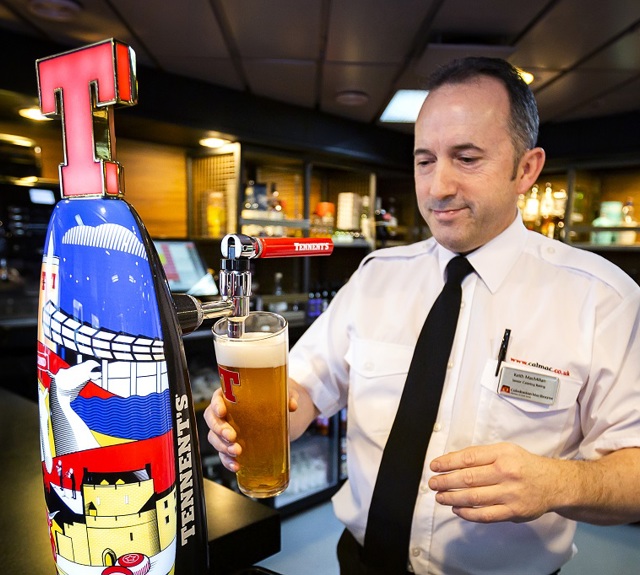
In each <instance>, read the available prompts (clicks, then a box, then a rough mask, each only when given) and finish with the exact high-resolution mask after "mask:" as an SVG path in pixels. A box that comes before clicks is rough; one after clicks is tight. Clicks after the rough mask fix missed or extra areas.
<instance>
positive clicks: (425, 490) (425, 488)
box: [420, 483, 431, 493]
mask: <svg viewBox="0 0 640 575" xmlns="http://www.w3.org/2000/svg"><path fill="white" fill-rule="evenodd" d="M430 491H431V489H429V485H428V484H427V483H421V484H420V493H429V492H430Z"/></svg>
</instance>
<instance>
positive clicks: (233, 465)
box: [204, 380, 316, 473]
mask: <svg viewBox="0 0 640 575" xmlns="http://www.w3.org/2000/svg"><path fill="white" fill-rule="evenodd" d="M300 389H302V388H300V387H299V386H298V385H297V384H296V383H295V382H294V381H293V380H289V412H290V413H294V412H296V411H298V405H299V399H300V397H301V394H300ZM308 403H310V400H308ZM307 411H309V409H307ZM311 414H312V417H315V415H316V412H315V411H314V409H312V408H311ZM204 420H205V422H206V423H207V426H208V427H209V433H208V434H207V441H209V443H210V444H211V445H212V446H213V447H214V448H215V449H216V451H218V453H219V454H220V461H221V462H222V465H224V466H225V467H226V468H227V469H228V470H229V471H233V472H234V473H236V472H237V471H238V469H240V464H239V463H238V461H237V458H238V456H240V454H241V453H242V446H241V445H240V443H238V434H237V433H236V430H235V429H234V428H233V427H232V426H231V424H230V423H229V422H228V421H227V406H226V405H225V403H224V398H223V396H222V390H221V389H220V388H218V389H216V391H214V392H213V396H212V397H211V402H210V403H209V405H208V406H207V408H206V409H205V411H204ZM292 423H293V422H292ZM302 425H303V426H300V427H301V429H300V430H299V431H298V430H297V429H296V431H294V425H292V426H291V432H292V433H291V435H292V439H295V438H297V437H298V435H300V434H301V433H302V432H303V431H304V429H306V427H307V426H308V425H309V421H306V423H303V424H302Z"/></svg>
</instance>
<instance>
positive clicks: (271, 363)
mask: <svg viewBox="0 0 640 575" xmlns="http://www.w3.org/2000/svg"><path fill="white" fill-rule="evenodd" d="M264 336H265V334H264V333H256V332H249V333H245V334H244V335H243V336H242V337H241V338H238V339H235V338H229V337H226V336H216V338H215V351H216V360H217V362H218V364H222V365H224V366H227V367H279V366H281V365H284V364H286V363H287V352H288V342H287V335H286V331H285V332H283V333H279V334H277V335H274V336H272V337H269V338H266V339H265V338H264Z"/></svg>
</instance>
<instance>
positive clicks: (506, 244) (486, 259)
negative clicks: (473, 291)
mask: <svg viewBox="0 0 640 575" xmlns="http://www.w3.org/2000/svg"><path fill="white" fill-rule="evenodd" d="M526 241H527V228H525V226H524V224H523V222H522V219H521V218H520V217H519V216H517V217H516V218H515V219H514V220H513V223H512V224H511V225H510V226H509V227H508V228H507V229H506V230H504V231H503V232H502V233H501V234H500V235H498V236H496V237H495V238H493V239H492V240H491V241H489V242H488V243H486V244H485V245H483V246H481V247H479V248H478V249H477V250H474V251H473V252H471V253H470V254H468V255H467V259H468V260H469V262H471V265H472V266H473V269H474V270H475V271H476V273H477V274H478V276H479V277H480V279H481V280H482V281H483V282H484V283H485V284H486V286H487V288H488V289H489V291H490V292H491V293H495V292H496V291H497V290H498V288H499V287H500V285H501V284H502V282H503V281H504V279H505V278H506V277H507V274H508V273H509V271H510V270H511V268H512V267H513V266H514V264H515V262H516V260H517V259H518V257H519V256H520V254H521V253H522V249H523V247H524V245H525V243H526ZM436 249H437V252H438V263H439V265H440V273H441V274H442V277H443V278H444V272H445V269H446V267H447V264H448V263H449V261H450V260H451V259H452V258H454V257H455V256H456V255H458V254H456V253H454V252H451V251H449V250H447V249H445V248H443V247H442V246H441V245H439V244H437V248H436Z"/></svg>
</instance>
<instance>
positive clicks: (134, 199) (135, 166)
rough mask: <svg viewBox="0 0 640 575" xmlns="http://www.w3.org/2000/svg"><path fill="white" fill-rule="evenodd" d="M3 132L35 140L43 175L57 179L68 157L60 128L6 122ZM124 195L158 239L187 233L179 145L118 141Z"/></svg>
mask: <svg viewBox="0 0 640 575" xmlns="http://www.w3.org/2000/svg"><path fill="white" fill-rule="evenodd" d="M0 132H2V133H7V134H14V135H18V136H23V137H27V138H32V139H33V140H35V141H36V142H37V143H38V145H39V146H40V147H41V149H42V151H41V155H40V157H41V162H42V177H43V178H47V179H55V180H57V179H58V165H59V164H60V163H62V161H63V159H64V155H63V150H62V135H61V130H60V129H59V128H58V127H57V126H54V125H53V122H47V123H46V125H44V126H43V125H35V124H34V125H25V126H23V125H22V124H12V123H1V122H0ZM116 145H117V148H116V159H117V160H118V161H119V162H120V163H121V164H122V166H123V167H124V181H125V198H126V199H127V201H128V202H129V203H130V204H131V205H133V207H134V208H135V209H136V211H137V212H138V213H139V214H140V217H141V218H142V221H143V222H144V223H145V226H146V227H147V229H148V231H149V233H150V234H151V236H153V237H175V238H185V237H187V161H186V151H185V150H184V149H182V148H179V147H172V146H165V145H159V144H150V143H145V142H139V141H136V140H125V139H117V141H116ZM1 175H2V174H0V176H1Z"/></svg>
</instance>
